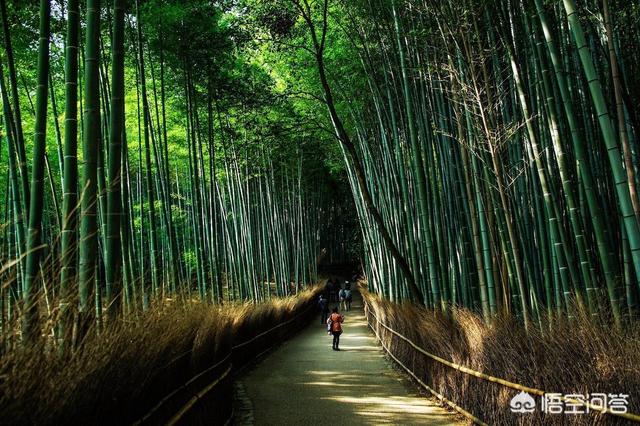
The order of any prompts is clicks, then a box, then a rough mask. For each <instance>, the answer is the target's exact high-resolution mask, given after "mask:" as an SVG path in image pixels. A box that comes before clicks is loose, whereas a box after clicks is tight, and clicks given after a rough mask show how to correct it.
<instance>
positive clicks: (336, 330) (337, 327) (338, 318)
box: [327, 308, 344, 351]
mask: <svg viewBox="0 0 640 426" xmlns="http://www.w3.org/2000/svg"><path fill="white" fill-rule="evenodd" d="M327 322H328V323H330V324H331V334H332V335H333V350H334V351H339V350H340V348H339V345H340V335H341V334H342V323H343V322H344V317H343V316H342V315H340V313H339V312H338V308H333V312H332V313H331V316H330V317H329V319H328V320H327Z"/></svg>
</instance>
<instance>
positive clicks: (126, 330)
mask: <svg viewBox="0 0 640 426" xmlns="http://www.w3.org/2000/svg"><path fill="white" fill-rule="evenodd" d="M316 292H317V290H314V289H310V290H305V291H302V292H300V293H299V294H298V295H297V296H295V297H288V298H284V299H273V300H272V301H269V302H266V303H261V304H249V303H247V304H228V305H225V306H212V305H207V304H202V303H197V302H189V303H188V305H178V304H174V305H169V306H163V307H157V308H155V309H151V310H149V311H148V312H146V313H144V314H141V315H140V316H139V318H138V319H137V320H136V321H127V322H118V323H114V324H112V325H110V326H106V327H105V328H104V330H102V331H101V332H100V333H99V334H96V333H94V332H90V333H89V334H88V337H87V338H85V339H84V340H83V341H82V343H81V344H79V345H77V346H76V347H75V348H73V350H67V351H64V352H62V353H61V352H60V351H59V350H57V349H52V348H51V345H50V343H47V341H46V339H43V340H42V341H41V342H40V343H39V344H36V345H33V346H29V347H24V346H21V345H16V346H15V348H14V349H11V350H8V351H7V352H5V353H4V354H3V355H2V356H0V413H2V414H1V419H0V422H1V423H2V424H43V425H45V424H52V425H53V424H89V423H90V424H123V423H131V422H133V421H135V420H137V419H140V418H141V417H142V416H143V415H144V414H145V413H147V412H148V411H149V410H150V409H151V408H152V407H153V406H154V405H155V404H156V403H157V402H158V401H159V400H161V399H162V398H163V397H164V396H165V395H167V394H168V393H170V392H171V391H173V390H174V389H177V388H179V387H180V386H182V385H183V384H184V383H185V382H187V381H188V380H189V379H190V378H192V377H193V376H195V375H196V374H198V373H200V372H202V371H204V370H206V369H207V368H209V367H211V366H212V365H214V364H216V363H217V362H220V361H221V360H224V359H225V358H226V357H227V356H229V355H230V354H231V348H232V346H233V345H237V344H238V343H241V342H244V341H246V340H249V339H251V338H252V337H253V336H256V335H259V334H260V333H262V332H264V331H265V330H268V329H270V328H272V327H274V326H275V325H278V324H280V323H282V322H283V321H287V320H289V319H292V318H295V317H296V316H297V315H299V314H300V313H304V312H305V311H306V310H307V308H308V307H310V306H312V304H314V303H315V297H316ZM301 321H302V320H301ZM267 337H270V340H266V339H265V340H264V341H262V342H258V343H261V346H264V345H265V344H268V345H272V344H273V343H274V339H273V337H274V336H267ZM257 349H262V350H264V348H257V347H255V346H251V347H245V348H243V349H242V351H244V350H246V351H247V352H251V353H250V354H249V356H248V357H244V358H243V359H248V358H250V357H252V356H255V354H256V353H257V352H254V351H255V350H257ZM240 352H241V351H240ZM233 359H234V363H235V362H236V357H235V356H234V357H233ZM228 397H229V398H232V395H228ZM229 404H230V401H229Z"/></svg>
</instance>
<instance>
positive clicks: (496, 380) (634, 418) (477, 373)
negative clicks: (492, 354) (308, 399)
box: [363, 297, 640, 425]
mask: <svg viewBox="0 0 640 426" xmlns="http://www.w3.org/2000/svg"><path fill="white" fill-rule="evenodd" d="M363 300H364V309H365V315H366V318H367V324H368V325H369V327H370V328H371V329H372V330H373V332H374V333H375V335H376V337H377V338H378V340H379V341H380V343H381V345H382V347H383V348H384V350H385V351H386V352H387V353H388V354H389V355H390V356H391V357H392V358H393V359H394V360H395V361H396V362H397V363H398V364H399V365H400V366H401V367H402V368H404V369H405V370H406V371H407V372H408V373H409V374H410V375H411V377H413V378H414V379H415V380H417V381H418V383H420V385H422V386H423V387H424V388H426V389H427V390H428V391H429V392H431V393H432V394H433V395H434V396H436V397H437V398H438V399H440V400H442V401H444V402H445V403H446V404H448V405H449V406H451V407H452V408H453V409H455V410H456V411H458V412H459V413H460V414H462V415H464V416H465V417H467V418H469V419H471V420H473V422H474V423H476V424H481V425H485V424H486V423H484V422H483V421H482V420H480V419H478V418H477V417H475V416H474V415H473V414H471V413H469V412H468V411H466V410H465V409H464V408H462V407H460V406H459V405H457V404H455V403H454V402H452V401H449V400H448V399H446V398H445V397H444V396H443V395H441V394H440V393H438V392H437V391H436V390H435V389H432V388H431V387H429V386H428V385H427V384H426V383H424V382H423V381H422V380H420V379H419V378H418V377H417V376H416V375H415V373H414V372H413V371H411V370H410V369H409V368H408V367H406V366H405V365H404V364H403V363H402V362H400V360H398V358H397V357H396V356H395V355H394V354H393V353H392V352H391V350H390V349H389V348H388V347H387V346H386V345H385V344H384V341H383V340H382V339H381V338H380V335H379V334H378V330H377V328H374V327H373V326H372V325H371V322H370V321H369V315H371V316H372V317H373V318H374V319H375V321H376V324H378V325H379V326H382V327H383V328H384V329H386V330H387V331H389V332H390V333H391V334H393V335H395V336H396V337H398V338H399V339H401V340H403V341H405V342H406V343H408V344H409V345H410V346H411V347H412V348H413V349H414V350H416V351H417V352H420V353H421V354H423V355H425V356H426V357H428V358H431V359H432V360H434V361H437V362H439V363H441V364H443V365H446V366H447V367H449V368H452V369H454V370H458V371H461V372H463V373H465V374H469V375H472V376H475V377H478V378H480V379H483V380H486V381H489V382H493V383H498V384H500V385H502V386H505V387H508V388H512V389H516V390H520V391H524V392H527V393H530V394H534V395H539V396H543V395H545V394H551V393H553V392H547V391H544V390H541V389H536V388H532V387H529V386H525V385H521V384H519V383H514V382H510V381H508V380H505V379H501V378H499V377H494V376H491V375H489V374H485V373H482V372H480V371H476V370H473V369H471V368H468V367H465V366H464V365H460V364H456V363H454V362H451V361H448V360H446V359H444V358H442V357H439V356H437V355H434V354H432V353H430V352H428V351H426V350H425V349H423V348H421V347H420V346H418V345H417V344H416V343H414V342H413V341H412V340H411V339H409V338H408V337H406V336H403V335H402V334H400V333H399V332H397V331H396V330H394V329H392V328H391V327H389V326H388V325H387V324H384V323H383V322H382V321H380V319H379V318H378V317H377V316H376V314H375V313H374V312H373V310H372V309H371V308H370V307H369V303H368V302H367V300H366V298H364V297H363ZM558 398H559V399H560V400H562V401H564V402H570V403H572V404H580V405H583V406H585V407H588V408H589V409H590V410H594V411H598V412H600V413H602V414H609V415H612V416H616V417H621V418H624V419H627V420H631V421H634V422H638V423H640V415H638V414H634V413H618V412H614V411H611V410H610V409H609V408H607V407H601V406H599V405H594V404H591V403H589V402H586V401H581V400H578V399H574V398H567V397H565V396H559V397H558Z"/></svg>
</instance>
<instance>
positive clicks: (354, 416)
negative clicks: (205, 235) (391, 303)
mask: <svg viewBox="0 0 640 426" xmlns="http://www.w3.org/2000/svg"><path fill="white" fill-rule="evenodd" d="M356 299H357V300H358V301H359V300H360V295H359V294H357V295H356ZM241 380H242V382H243V383H244V385H245V387H246V390H247V393H248V395H249V397H250V398H251V400H252V402H253V407H254V413H253V418H254V424H269V425H273V424H309V422H310V419H311V418H316V417H317V416H322V417H323V418H327V419H331V421H332V422H333V423H335V424H349V425H351V424H394V425H396V424H398V425H405V424H425V423H429V424H455V423H456V419H455V417H454V416H453V415H451V414H450V413H448V412H447V411H446V410H444V409H443V408H441V407H439V406H438V405H437V404H435V403H434V402H433V401H432V400H430V399H427V398H424V397H422V396H420V395H418V394H417V392H416V391H415V389H413V388H412V386H413V385H411V384H409V383H406V382H404V380H403V379H402V378H401V376H399V375H398V373H396V372H395V371H394V370H393V369H392V368H391V366H390V365H389V363H388V361H387V360H386V358H385V357H384V355H383V353H382V350H381V348H380V346H378V344H377V342H376V340H375V338H374V336H373V335H372V334H371V333H370V331H369V328H368V325H367V322H366V319H365V316H364V312H363V310H362V306H361V305H360V304H358V305H354V306H353V309H352V310H351V311H348V312H346V313H345V323H344V333H343V335H342V336H341V338H340V351H339V352H334V351H332V350H331V338H330V337H329V336H328V335H327V333H326V330H325V328H324V327H323V326H321V325H319V324H317V323H316V324H312V325H311V326H309V327H308V328H307V329H306V330H305V331H304V332H302V333H301V335H299V336H298V337H296V338H295V339H293V340H291V341H289V342H288V343H287V344H286V345H283V346H282V347H281V348H280V349H278V350H277V351H275V352H274V353H273V354H271V355H270V356H269V357H268V358H267V359H265V360H264V362H263V363H262V364H261V365H259V366H258V367H257V368H256V369H255V370H254V371H253V372H252V373H251V374H249V375H248V376H247V377H245V378H242V379H241ZM274 388H278V389H280V390H282V391H278V392H273V389H274ZM283 392H284V394H285V395H286V397H285V398H282V393H283ZM291 407H304V408H303V409H301V410H292V409H291ZM311 423H313V421H311Z"/></svg>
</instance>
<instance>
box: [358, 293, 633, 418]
mask: <svg viewBox="0 0 640 426" xmlns="http://www.w3.org/2000/svg"><path fill="white" fill-rule="evenodd" d="M362 294H363V296H364V297H365V298H366V300H367V302H368V304H369V306H370V308H371V309H372V310H373V311H374V312H375V315H376V316H378V318H379V319H380V321H382V322H383V323H385V324H387V325H388V326H390V327H391V328H392V329H394V330H396V331H397V332H399V333H400V334H402V335H404V336H406V337H408V338H409V339H411V340H412V341H413V342H415V343H416V344H417V345H418V346H419V347H421V348H423V349H425V350H426V351H428V352H430V353H432V354H435V355H437V356H440V357H442V358H444V359H447V360H450V361H453V362H454V363H458V364H461V365H464V366H466V367H469V368H471V369H473V370H476V371H480V372H483V373H485V374H488V375H492V376H494V377H499V378H502V379H506V380H508V381H511V382H515V383H519V384H522V385H525V386H529V387H533V388H537V389H542V390H544V391H547V392H559V393H562V394H570V393H573V394H587V393H595V392H602V393H613V394H620V393H624V394H629V395H630V396H629V406H628V408H629V412H632V413H636V414H637V413H640V397H639V396H638V395H640V368H639V367H638V366H640V332H639V331H638V329H637V328H635V329H633V330H628V331H625V333H624V334H621V333H618V332H615V331H614V330H613V329H612V328H611V327H610V325H609V324H602V323H600V324H599V323H595V322H594V321H591V320H590V319H589V318H588V317H586V316H582V317H580V318H578V319H577V320H575V321H574V322H572V323H571V324H569V323H567V321H558V320H556V321H554V322H553V330H554V331H553V333H550V332H546V333H542V332H541V331H540V330H536V329H534V330H531V331H530V332H529V333H525V331H524V329H523V327H522V326H521V325H520V324H519V323H517V322H515V321H513V320H512V319H509V318H496V320H495V322H494V323H493V324H491V325H490V326H489V325H487V324H485V323H484V322H483V321H482V319H481V318H480V317H479V316H478V315H476V314H475V313H473V312H470V311H468V310H464V309H452V310H451V312H450V315H449V316H444V315H442V314H434V313H433V312H428V311H425V310H424V309H421V308H419V307H416V306H412V305H408V304H403V305H398V304H394V303H390V302H388V301H384V300H381V299H380V298H378V297H377V296H374V295H372V294H370V293H368V292H367V291H366V290H364V289H363V290H362ZM370 321H371V322H372V323H373V322H374V321H375V320H374V319H373V318H371V317H370ZM547 329H549V328H548V325H547ZM378 333H379V334H380V335H381V337H382V338H383V339H384V340H385V345H387V346H388V347H389V348H390V349H391V351H392V352H393V353H394V355H396V356H397V357H398V358H399V359H400V360H401V361H402V362H403V364H405V365H406V366H409V368H412V371H413V372H414V373H416V375H417V376H418V377H422V378H425V382H426V383H427V384H429V385H430V386H431V387H433V388H434V389H436V390H437V391H438V392H440V393H441V394H443V395H444V396H445V397H447V398H448V399H450V400H452V401H454V402H455V403H457V404H458V405H460V406H462V407H463V408H465V409H466V410H468V411H470V412H471V413H472V414H474V415H475V416H476V417H478V418H480V419H482V420H483V421H485V422H487V423H489V424H500V425H507V424H526V425H528V424H536V425H537V424H545V425H548V424H558V425H559V424H563V425H565V424H575V425H583V424H626V422H628V420H622V419H619V418H614V417H612V416H611V415H602V414H588V415H566V414H565V415H551V414H542V412H541V410H540V398H538V397H536V403H537V404H538V407H537V409H536V411H535V413H534V414H514V413H511V411H510V409H509V401H510V399H511V398H512V397H513V396H515V395H516V394H517V393H518V391H516V390H514V389H511V388H507V387H504V386H502V385H499V384H495V383H492V382H489V381H486V380H483V379H480V378H477V377H474V376H471V375H468V374H465V373H463V372H460V371H457V370H453V369H452V368H450V367H447V366H445V365H443V364H441V363H438V362H436V361H434V360H432V359H430V358H428V357H426V356H424V355H422V354H420V353H418V352H417V351H415V350H414V349H413V348H411V346H410V345H408V344H407V343H406V342H404V341H403V340H401V339H399V338H397V337H394V336H393V334H392V333H390V332H388V331H386V330H385V329H384V328H382V327H379V329H378Z"/></svg>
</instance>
